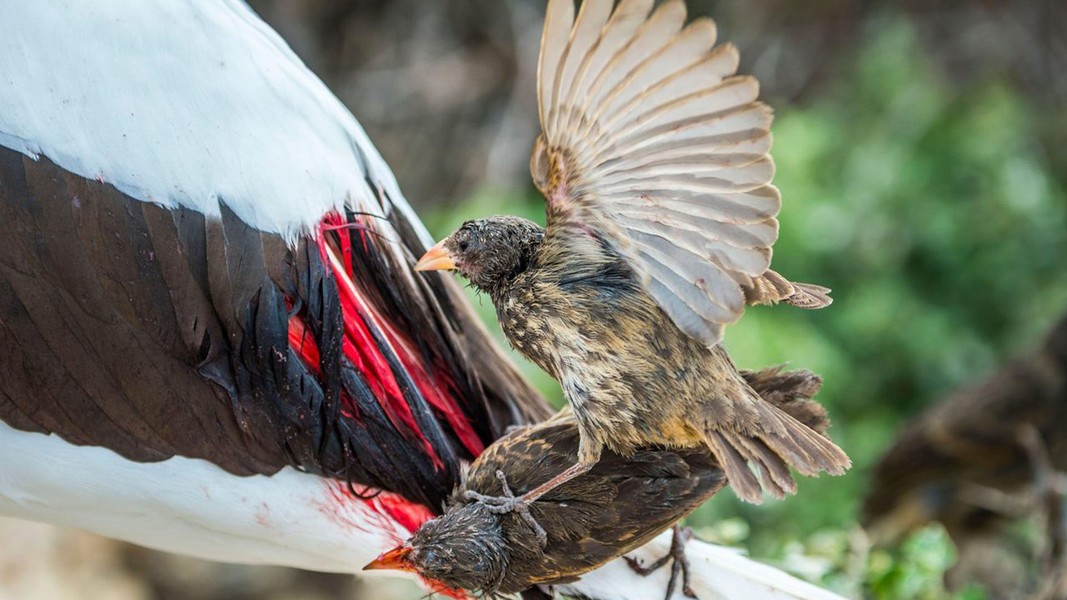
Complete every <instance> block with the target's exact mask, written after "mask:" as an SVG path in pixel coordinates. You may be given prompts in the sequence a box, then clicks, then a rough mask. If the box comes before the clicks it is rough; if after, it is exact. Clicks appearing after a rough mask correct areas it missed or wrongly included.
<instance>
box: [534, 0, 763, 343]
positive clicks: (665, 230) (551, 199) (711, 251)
mask: <svg viewBox="0 0 1067 600" xmlns="http://www.w3.org/2000/svg"><path fill="white" fill-rule="evenodd" d="M685 21H686V9H685V3H684V2H683V1H682V0H667V1H666V2H662V3H660V4H659V5H658V6H656V7H655V8H653V1H652V0H622V1H621V2H619V3H618V4H617V5H616V3H615V1H614V0H586V1H585V2H584V3H583V4H582V7H581V9H580V10H579V11H578V14H577V18H576V17H575V9H574V0H550V1H549V5H548V15H547V17H546V20H545V31H544V35H543V37H542V43H543V46H542V51H541V61H540V65H539V76H538V99H539V102H540V111H539V114H540V116H541V126H542V129H543V134H542V136H541V138H539V139H538V142H537V144H536V145H535V147H534V156H533V157H532V158H531V163H530V164H531V170H532V172H533V175H534V180H535V182H536V183H537V185H538V187H539V188H540V189H541V191H542V192H543V193H544V194H545V197H546V199H547V200H548V213H549V230H550V233H551V232H552V231H559V232H560V234H561V235H567V234H566V233H563V232H573V231H578V230H589V229H592V230H593V231H595V232H597V234H598V235H601V236H602V237H604V238H606V239H608V240H610V241H611V242H612V243H613V246H614V247H615V248H616V249H618V251H619V252H621V253H622V254H623V255H624V256H625V257H626V258H627V260H628V262H629V263H630V265H631V267H633V269H634V271H635V273H637V275H638V276H639V277H640V278H641V281H642V283H643V285H644V286H645V289H646V291H648V293H649V294H650V296H651V297H652V298H653V299H654V300H655V301H656V302H657V303H658V304H659V305H660V307H662V308H663V310H664V311H665V312H666V314H667V315H668V316H669V317H670V318H671V319H672V320H673V321H674V323H675V324H676V325H677V326H678V327H679V328H680V329H681V330H683V331H685V332H686V333H688V334H689V335H691V336H693V337H694V338H696V339H698V340H701V341H702V342H704V343H706V344H708V345H713V344H716V343H718V342H719V341H720V340H721V338H722V330H723V326H724V325H725V324H727V323H731V322H733V321H735V320H736V319H737V318H738V317H739V316H740V315H741V313H742V311H743V310H744V306H745V302H746V291H748V290H750V288H752V286H753V285H755V283H754V282H755V281H757V280H759V278H760V277H762V276H763V275H764V273H766V272H767V271H768V269H769V267H770V262H771V247H772V246H773V245H774V242H775V241H776V240H777V238H778V221H777V215H778V211H779V209H780V207H781V196H780V194H779V192H778V190H777V189H776V188H775V187H774V186H773V185H772V184H771V182H772V180H773V177H774V171H775V167H774V161H773V160H772V159H771V156H770V149H771V135H770V125H771V120H772V118H773V115H772V112H771V110H770V108H768V107H767V106H766V105H764V104H762V103H761V102H759V100H758V97H759V83H758V82H757V81H756V80H755V79H754V78H752V77H747V76H738V75H736V71H737V65H738V54H737V49H736V48H734V47H733V46H732V45H729V44H723V45H720V46H715V42H716V37H717V31H716V27H715V23H714V22H713V21H711V20H710V19H696V20H695V21H693V22H692V23H690V24H689V25H686V24H685ZM568 223H569V224H575V223H577V224H579V225H580V226H581V227H580V228H578V229H576V228H574V227H561V225H565V224H568ZM748 295H750V294H748Z"/></svg>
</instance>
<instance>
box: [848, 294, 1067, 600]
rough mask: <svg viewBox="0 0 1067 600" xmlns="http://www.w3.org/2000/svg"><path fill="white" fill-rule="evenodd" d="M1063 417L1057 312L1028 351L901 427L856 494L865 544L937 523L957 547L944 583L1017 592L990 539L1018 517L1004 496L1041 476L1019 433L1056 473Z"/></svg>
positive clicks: (1066, 394)
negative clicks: (1031, 436)
mask: <svg viewBox="0 0 1067 600" xmlns="http://www.w3.org/2000/svg"><path fill="white" fill-rule="evenodd" d="M1064 423H1067V315H1064V316H1062V317H1060V318H1059V320H1058V321H1057V322H1056V323H1055V324H1054V325H1053V326H1052V327H1051V328H1050V330H1049V331H1048V333H1047V334H1046V335H1045V337H1044V340H1043V341H1042V342H1041V343H1040V344H1038V346H1037V348H1035V349H1033V350H1031V351H1030V352H1028V353H1026V354H1025V355H1023V356H1020V357H1018V358H1016V359H1014V360H1011V361H1009V362H1007V363H1006V364H1004V365H1003V366H1001V367H1000V368H999V369H997V370H996V371H995V372H993V373H991V374H990V375H989V376H987V377H986V378H984V379H983V380H982V381H980V382H978V383H977V384H972V385H967V386H964V387H961V388H959V389H957V390H955V391H953V392H952V393H950V394H948V396H947V397H946V398H945V399H944V400H943V401H942V402H940V403H938V404H935V405H934V406H931V407H930V408H929V409H928V410H926V411H925V412H924V413H922V414H920V415H919V416H918V417H917V418H915V419H914V420H913V421H912V422H910V423H908V424H907V425H906V426H905V427H904V429H903V430H902V431H901V432H900V433H899V434H898V435H897V436H896V438H895V440H893V442H892V443H891V445H890V446H889V448H888V449H887V450H886V451H885V452H884V453H883V455H882V456H881V458H880V459H879V460H878V462H877V463H876V464H875V466H874V468H873V471H872V475H871V479H870V483H869V485H868V489H867V491H866V493H865V497H864V500H863V508H862V516H861V521H862V523H863V525H864V527H865V529H866V530H867V531H868V533H869V535H870V536H871V538H872V541H873V542H874V543H876V544H878V545H882V546H892V545H895V544H898V543H900V542H901V541H903V539H904V538H905V537H906V536H907V535H908V534H910V533H912V532H914V531H916V530H918V529H919V528H921V527H923V526H925V525H927V524H929V523H934V522H936V523H940V524H941V525H942V526H943V527H944V528H945V531H946V532H947V533H948V535H949V537H950V538H951V540H952V542H953V543H954V544H955V545H956V547H957V550H958V561H957V565H956V566H955V567H953V570H952V571H950V572H949V574H948V577H947V579H948V582H949V583H950V584H953V585H960V584H962V583H964V581H963V580H964V579H969V578H976V579H977V580H979V581H981V582H982V583H984V584H986V585H987V586H992V588H995V589H991V590H990V591H991V592H996V595H997V597H1001V596H1007V595H1011V594H1015V593H1017V592H1018V591H1019V590H1018V588H1017V587H1016V586H1018V585H1020V584H1021V583H1020V580H1019V577H1021V576H1022V575H1021V574H1020V573H1012V572H1010V571H1011V570H1012V569H1011V568H1010V567H1011V565H1010V563H1011V560H1010V552H1009V553H1005V552H1004V551H1005V549H1006V548H1005V547H1004V544H1002V543H1001V541H1002V540H999V539H998V538H1000V537H1001V536H1002V535H1003V534H1004V533H1005V530H1006V526H1007V525H1008V524H1010V523H1011V522H1012V521H1014V520H1016V519H1017V518H1019V517H1021V516H1023V514H1012V513H1015V508H1013V506H1015V504H1014V503H1013V502H1012V501H1011V500H1012V499H1013V498H1019V497H1020V496H1021V495H1023V494H1025V493H1028V492H1032V491H1033V490H1034V488H1035V487H1036V485H1037V483H1038V482H1039V480H1040V479H1041V477H1042V473H1040V472H1039V469H1038V466H1037V465H1035V464H1034V459H1033V453H1032V450H1028V446H1029V444H1028V442H1027V441H1026V437H1024V436H1026V435H1027V433H1028V432H1031V431H1032V432H1033V433H1036V436H1035V439H1036V440H1037V441H1038V442H1039V445H1040V446H1041V447H1042V448H1043V451H1042V452H1043V453H1047V456H1048V459H1049V463H1050V465H1049V467H1050V468H1052V469H1055V470H1058V471H1063V470H1064V469H1067V427H1065V426H1064ZM1061 493H1062V492H1061ZM1024 504H1025V503H1024ZM1030 510H1032V508H1031V509H1030ZM1024 512H1029V511H1028V510H1025V509H1024ZM1003 586H1007V589H1004V588H1003Z"/></svg>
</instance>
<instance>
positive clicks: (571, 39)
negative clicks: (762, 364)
mask: <svg viewBox="0 0 1067 600" xmlns="http://www.w3.org/2000/svg"><path fill="white" fill-rule="evenodd" d="M685 21H686V8H685V4H684V2H681V1H680V0H672V1H669V2H664V3H662V4H660V5H658V6H657V7H656V8H655V9H654V10H653V2H652V1H651V0H625V1H623V2H620V3H619V4H617V5H616V3H615V2H614V0H587V1H586V2H584V3H582V6H581V10H580V11H578V13H577V15H575V7H574V3H573V2H572V0H551V1H550V2H549V5H548V9H547V15H546V17H545V29H544V33H543V35H542V40H541V55H540V61H539V63H538V107H539V110H540V116H541V127H542V129H543V131H542V134H541V135H540V136H538V138H537V140H536V141H535V143H534V149H533V153H532V155H531V158H530V171H531V174H532V175H533V179H534V183H535V184H536V186H537V187H538V189H539V190H540V191H541V193H542V194H543V195H544V197H545V200H546V203H547V204H546V213H547V224H546V226H545V228H544V229H542V228H541V227H540V226H539V225H537V224H535V223H533V222H531V221H527V220H525V219H520V218H515V217H490V218H486V219H480V220H477V221H470V222H467V223H465V224H464V225H463V226H462V227H460V228H459V229H458V230H457V231H456V232H454V233H452V234H451V235H449V236H448V237H447V238H445V239H444V240H442V241H441V242H439V243H438V244H437V245H436V246H434V247H433V248H432V249H430V250H429V251H428V252H427V253H426V254H425V255H424V256H423V257H422V258H421V259H420V260H419V263H418V265H416V269H418V270H435V269H455V270H457V271H458V272H459V273H460V274H461V275H463V276H464V277H466V278H467V279H468V280H469V281H470V282H471V283H472V284H473V285H474V286H475V287H476V288H477V289H479V290H481V291H483V292H485V293H487V294H488V295H489V297H490V298H491V299H492V301H493V303H494V304H495V305H496V308H497V316H498V318H499V320H500V324H501V327H502V329H503V331H504V334H505V336H506V337H507V338H508V341H509V343H510V344H511V345H512V346H513V347H514V348H515V349H516V350H518V351H519V352H520V353H521V354H523V355H524V356H526V357H527V358H529V359H530V360H531V361H533V362H534V363H535V364H537V365H538V366H539V367H541V368H542V369H544V370H545V371H546V372H547V373H549V374H551V375H552V376H553V377H554V378H555V379H557V380H558V381H559V382H560V384H561V385H562V387H563V391H564V395H565V396H566V398H567V401H568V403H569V404H570V406H571V408H572V409H573V410H574V415H575V418H576V420H577V422H578V428H579V431H580V432H581V439H582V443H581V448H580V449H579V452H578V461H577V462H576V463H575V464H574V465H572V466H571V467H568V468H567V469H565V470H563V471H562V472H560V473H558V474H556V476H555V477H553V478H552V479H550V480H548V481H546V482H545V483H543V484H542V485H540V486H538V487H537V488H535V489H532V490H529V491H528V492H527V493H526V494H524V495H523V496H522V497H521V498H520V499H514V498H502V499H495V500H489V499H486V501H491V502H493V503H494V504H496V505H497V508H498V509H500V510H507V509H516V510H520V511H525V510H526V508H525V505H526V504H528V503H529V502H532V501H534V500H536V499H537V498H538V496H539V495H540V494H543V493H545V492H547V491H549V490H551V489H552V488H553V487H555V486H557V485H560V484H561V483H564V482H566V481H568V480H569V479H571V478H573V477H575V476H577V475H579V474H581V473H583V472H585V471H587V470H588V469H590V468H592V466H593V465H594V464H595V463H596V461H597V460H598V459H599V457H600V453H601V451H602V450H603V449H605V448H606V449H610V450H612V451H613V452H616V453H619V454H623V455H628V454H630V453H632V452H634V451H635V450H636V449H637V448H639V447H641V446H646V445H652V444H661V445H665V446H671V447H697V446H703V447H706V448H708V449H710V450H711V452H712V453H713V454H715V457H716V459H717V460H718V462H719V464H720V465H721V466H722V468H723V469H724V471H725V472H726V474H727V478H728V479H729V481H730V486H731V488H732V489H733V490H734V492H735V493H736V494H737V495H738V496H739V497H740V498H742V499H744V500H746V501H748V502H753V503H759V502H762V499H763V492H764V490H766V491H769V492H770V493H771V494H772V495H774V496H775V497H778V498H781V497H784V496H785V495H786V494H789V493H793V492H795V491H796V483H795V482H794V481H793V478H792V475H791V473H790V467H792V468H795V469H797V470H798V471H800V472H801V473H803V474H805V475H817V474H819V473H820V472H827V473H830V474H833V475H840V474H842V473H844V472H845V470H846V469H848V467H849V466H850V464H851V463H850V462H849V460H848V457H847V456H846V455H845V453H844V452H843V451H841V449H840V448H838V447H836V446H835V445H834V444H833V443H831V442H830V441H829V440H827V439H826V438H824V437H823V436H820V435H818V434H816V433H815V432H813V431H812V430H811V429H810V428H808V427H806V426H804V425H803V424H801V423H799V422H798V421H797V420H796V419H793V418H792V417H790V416H789V415H787V414H784V413H782V412H781V411H780V410H778V409H776V408H775V407H774V406H772V405H770V404H767V403H765V402H761V401H760V399H759V396H758V395H757V394H756V393H755V392H753V390H752V389H751V387H749V386H748V385H747V384H746V383H745V381H744V380H743V378H742V377H741V376H740V375H739V374H738V373H737V369H736V367H735V366H734V364H733V361H732V360H731V358H730V357H729V355H728V354H727V353H726V350H725V349H724V348H723V346H722V345H721V344H720V342H721V341H722V336H723V328H724V326H725V325H726V324H728V323H732V322H734V321H736V320H737V319H738V317H740V315H741V313H742V312H743V311H744V308H745V305H746V304H775V303H778V302H784V303H786V304H792V305H794V306H799V307H803V308H822V307H824V306H827V305H828V304H829V303H830V299H829V297H828V295H827V293H828V292H829V290H827V289H826V288H822V287H819V286H813V285H809V284H794V283H791V282H789V281H788V280H786V279H785V278H783V277H782V276H781V275H779V274H778V273H776V272H774V271H772V270H770V268H769V267H770V260H771V246H772V245H773V244H774V241H775V239H776V238H777V236H778V221H777V218H776V217H777V214H778V211H779V208H780V206H781V196H780V194H779V192H778V190H777V188H775V187H774V186H773V185H771V183H770V182H771V178H772V176H773V173H774V163H773V161H772V160H771V157H770V155H769V150H770V137H771V136H770V132H769V127H770V123H771V111H770V109H769V108H768V107H767V106H766V105H764V104H762V103H761V102H759V101H757V96H758V91H759V85H758V83H757V82H756V81H755V79H753V78H751V77H744V76H735V73H736V69H737V64H738V60H739V59H738V55H737V51H736V49H735V48H734V47H733V46H732V45H729V44H725V45H720V46H715V42H716V27H715V24H714V22H712V21H711V20H710V19H698V20H696V21H694V22H692V23H690V24H688V25H686V24H685ZM753 469H755V470H757V471H758V472H759V478H758V479H757V477H756V476H755V475H754V474H753V472H752V470H753Z"/></svg>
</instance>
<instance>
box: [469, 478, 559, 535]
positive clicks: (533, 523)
mask: <svg viewBox="0 0 1067 600" xmlns="http://www.w3.org/2000/svg"><path fill="white" fill-rule="evenodd" d="M496 478H497V479H498V480H500V486H501V488H502V489H503V493H504V495H503V496H487V495H485V494H479V493H478V492H475V491H473V490H467V492H466V493H465V494H464V497H465V498H467V499H468V500H474V501H476V502H481V503H482V504H484V505H485V507H486V508H487V509H488V510H489V512H491V513H493V514H496V515H504V514H507V513H510V512H513V513H515V514H517V515H519V517H520V518H521V519H522V520H523V522H525V523H526V524H527V525H529V527H530V529H532V530H533V532H534V535H536V536H537V541H538V543H539V544H541V547H542V548H544V547H545V546H547V545H548V533H547V532H545V528H544V527H541V524H540V523H538V522H537V519H535V518H534V516H533V514H532V513H531V512H530V504H531V502H530V501H529V500H527V499H526V498H525V496H516V495H515V493H514V492H512V491H511V486H509V485H508V478H507V476H506V475H504V472H503V471H499V470H498V471H497V472H496Z"/></svg>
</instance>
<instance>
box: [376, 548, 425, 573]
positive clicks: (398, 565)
mask: <svg viewBox="0 0 1067 600" xmlns="http://www.w3.org/2000/svg"><path fill="white" fill-rule="evenodd" d="M409 554H411V548H410V547H409V546H397V547H396V548H393V549H392V550H389V551H387V552H382V554H381V556H379V557H378V558H376V559H374V560H372V561H370V563H369V564H367V566H365V567H363V570H364V571H374V570H376V569H395V570H398V571H410V572H412V573H413V572H415V567H414V566H412V564H411V563H410V562H408V555H409Z"/></svg>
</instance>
